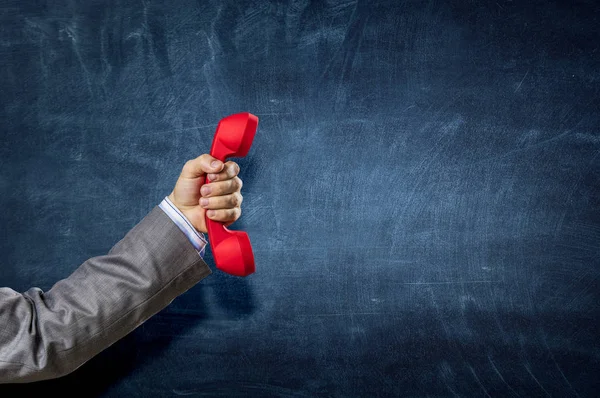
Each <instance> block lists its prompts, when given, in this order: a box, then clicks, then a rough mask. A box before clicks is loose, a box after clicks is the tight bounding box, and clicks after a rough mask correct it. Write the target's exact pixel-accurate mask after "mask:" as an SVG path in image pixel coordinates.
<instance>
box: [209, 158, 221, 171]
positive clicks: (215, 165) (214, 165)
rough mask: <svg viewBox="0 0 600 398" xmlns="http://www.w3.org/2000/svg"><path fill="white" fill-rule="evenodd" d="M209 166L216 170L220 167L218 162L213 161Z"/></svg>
mask: <svg viewBox="0 0 600 398" xmlns="http://www.w3.org/2000/svg"><path fill="white" fill-rule="evenodd" d="M210 165H211V166H212V167H213V168H215V169H216V168H219V166H220V165H221V162H220V161H219V160H213V161H212V163H211V164H210Z"/></svg>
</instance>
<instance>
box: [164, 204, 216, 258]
mask: <svg viewBox="0 0 600 398" xmlns="http://www.w3.org/2000/svg"><path fill="white" fill-rule="evenodd" d="M158 206H159V207H160V208H161V209H163V211H164V212H165V213H167V215H168V216H169V217H170V218H171V220H173V222H174V223H175V224H176V225H177V226H178V227H179V229H181V231H182V232H183V233H184V234H185V236H187V237H188V239H189V240H190V242H191V243H192V245H193V246H194V248H195V249H196V251H197V252H198V254H199V255H200V257H202V258H204V252H205V249H206V245H207V244H208V239H206V235H205V234H203V233H202V232H199V231H198V230H196V228H194V226H193V225H192V223H190V220H188V219H187V218H186V217H185V216H184V215H183V213H181V211H180V210H179V209H178V208H177V207H175V205H174V204H173V202H171V200H170V199H169V197H168V196H165V198H164V199H163V200H162V202H160V204H159V205H158Z"/></svg>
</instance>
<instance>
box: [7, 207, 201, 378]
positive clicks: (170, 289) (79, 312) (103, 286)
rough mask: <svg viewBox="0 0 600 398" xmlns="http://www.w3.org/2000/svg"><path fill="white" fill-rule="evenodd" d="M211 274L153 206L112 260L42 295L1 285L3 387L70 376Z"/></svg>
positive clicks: (101, 260)
mask: <svg viewBox="0 0 600 398" xmlns="http://www.w3.org/2000/svg"><path fill="white" fill-rule="evenodd" d="M210 273H211V271H210V268H209V267H208V265H207V264H206V263H205V262H204V260H203V259H202V258H200V257H199V255H198V252H197V251H196V250H195V249H194V247H193V246H192V244H191V243H190V241H189V240H188V238H187V237H186V236H185V234H184V233H183V232H182V231H181V230H180V229H179V227H177V225H176V224H175V223H174V222H173V221H172V220H171V219H170V218H169V217H168V216H167V215H166V214H165V213H164V212H163V210H162V209H160V208H159V207H158V206H155V207H154V208H153V209H152V211H151V212H150V213H148V215H146V217H144V218H143V219H142V220H141V221H140V222H139V223H138V224H137V225H136V226H134V227H133V228H132V229H131V230H130V231H129V232H128V233H127V234H126V236H125V237H124V238H123V239H121V240H120V241H119V242H117V244H116V245H115V246H114V247H113V248H112V249H111V250H110V251H109V253H108V254H107V255H104V256H98V257H93V258H90V259H89V260H87V261H85V262H84V263H83V264H82V265H81V266H79V268H77V269H76V270H75V271H74V272H73V273H72V274H71V275H70V276H69V277H67V278H66V279H63V280H61V281H59V282H57V283H56V284H55V285H54V286H52V288H51V289H50V290H48V291H47V292H43V291H42V290H40V289H38V288H31V289H29V290H28V291H26V292H25V293H22V294H21V293H17V292H15V291H14V290H12V289H9V288H0V383H23V382H31V381H38V380H45V379H50V378H56V377H60V376H63V375H66V374H68V373H70V372H72V371H74V370H75V369H77V368H78V367H80V366H81V365H83V364H84V363H85V362H86V361H88V360H89V359H90V358H92V357H93V356H95V355H96V354H98V353H99V352H100V351H102V350H104V349H105V348H107V347H108V346H110V345H111V344H113V343H114V342H116V341H117V340H119V339H121V338H122V337H124V336H125V335H126V334H128V333H130V332H131V331H132V330H133V329H135V328H136V327H138V326H139V325H140V324H142V323H143V322H144V321H146V320H147V319H148V318H150V317H151V316H152V315H154V314H156V313H157V312H159V311H160V310H162V309H163V308H165V307H166V306H167V305H169V303H171V301H173V299H175V298H176V297H177V296H178V295H180V294H182V293H184V292H185V291H187V290H188V289H190V288H191V287H192V286H194V285H195V284H196V283H197V282H199V281H200V280H202V279H203V278H205V277H206V276H208V275H209V274H210Z"/></svg>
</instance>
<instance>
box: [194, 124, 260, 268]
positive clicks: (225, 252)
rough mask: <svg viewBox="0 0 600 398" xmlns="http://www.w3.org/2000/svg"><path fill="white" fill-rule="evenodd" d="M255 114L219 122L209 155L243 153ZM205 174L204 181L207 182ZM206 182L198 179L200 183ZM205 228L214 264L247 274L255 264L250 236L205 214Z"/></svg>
mask: <svg viewBox="0 0 600 398" xmlns="http://www.w3.org/2000/svg"><path fill="white" fill-rule="evenodd" d="M257 127H258V118H257V117H256V116H254V115H253V114H251V113H248V112H244V113H236V114H235V115H231V116H227V117H225V118H223V119H221V121H220V122H219V125H218V126H217V131H216V132H215V137H214V138H213V142H212V147H211V148H210V155H211V156H212V157H214V158H217V159H219V160H220V161H222V162H225V159H227V158H228V157H244V156H246V155H247V154H248V151H249V150H250V147H251V146H252V140H253V139H254V135H255V134H256V128H257ZM210 182H211V181H210V179H209V178H208V176H206V184H208V183H210ZM204 184H205V182H204V181H201V184H200V187H202V185H204ZM205 220H206V229H207V230H208V237H209V240H210V246H211V249H212V252H213V257H214V259H215V263H216V264H217V268H218V269H220V270H221V271H223V272H226V273H228V274H231V275H236V276H248V275H250V274H252V273H253V272H254V271H255V270H256V268H255V266H254V254H253V253H252V246H251V244H250V237H249V236H248V234H247V233H245V232H243V231H230V230H228V229H227V228H226V227H225V225H223V223H221V222H218V221H214V220H211V219H209V218H208V216H206V215H205Z"/></svg>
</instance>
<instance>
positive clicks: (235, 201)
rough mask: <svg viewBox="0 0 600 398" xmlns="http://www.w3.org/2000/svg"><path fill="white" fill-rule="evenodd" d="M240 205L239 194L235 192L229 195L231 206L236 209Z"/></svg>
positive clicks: (240, 196) (240, 197) (240, 198)
mask: <svg viewBox="0 0 600 398" xmlns="http://www.w3.org/2000/svg"><path fill="white" fill-rule="evenodd" d="M241 204H242V195H241V194H240V193H239V192H235V193H233V194H232V195H231V206H232V207H237V206H239V205H241Z"/></svg>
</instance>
